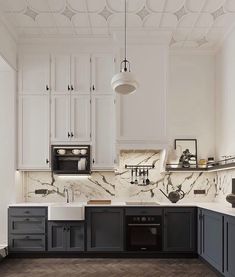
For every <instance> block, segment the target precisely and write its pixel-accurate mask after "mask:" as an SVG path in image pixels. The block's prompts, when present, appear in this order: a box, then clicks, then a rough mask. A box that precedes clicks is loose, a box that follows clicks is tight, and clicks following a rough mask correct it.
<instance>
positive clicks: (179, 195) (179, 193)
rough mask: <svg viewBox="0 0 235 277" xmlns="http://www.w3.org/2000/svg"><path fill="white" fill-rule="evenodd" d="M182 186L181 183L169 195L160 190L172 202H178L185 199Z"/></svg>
mask: <svg viewBox="0 0 235 277" xmlns="http://www.w3.org/2000/svg"><path fill="white" fill-rule="evenodd" d="M181 188H182V186H181V185H179V186H178V187H177V190H175V191H171V192H170V193H169V194H168V195H167V194H166V193H165V192H164V191H163V190H161V189H160V191H161V192H162V193H163V194H164V195H165V196H166V197H167V198H168V199H169V200H170V201H171V202H172V203H177V202H178V201H179V200H181V199H183V198H184V196H185V193H184V192H183V190H182V189H181Z"/></svg>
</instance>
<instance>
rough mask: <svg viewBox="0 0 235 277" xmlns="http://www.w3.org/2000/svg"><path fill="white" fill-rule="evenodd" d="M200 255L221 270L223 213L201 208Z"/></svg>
mask: <svg viewBox="0 0 235 277" xmlns="http://www.w3.org/2000/svg"><path fill="white" fill-rule="evenodd" d="M202 233H203V234H202V236H203V242H202V257H203V258H204V259H205V260H206V261H207V262H208V263H210V264H211V265H212V266H213V267H215V268H216V269H217V270H218V271H220V272H223V215H222V214H219V213H215V212H211V211H208V210H203V230H202Z"/></svg>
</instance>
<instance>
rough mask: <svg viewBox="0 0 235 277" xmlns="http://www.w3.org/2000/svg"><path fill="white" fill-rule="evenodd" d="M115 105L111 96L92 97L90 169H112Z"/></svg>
mask: <svg viewBox="0 0 235 277" xmlns="http://www.w3.org/2000/svg"><path fill="white" fill-rule="evenodd" d="M114 115H115V103H114V97H113V96H111V95H94V96H93V97H92V155H93V157H92V162H93V166H92V168H93V169H95V170H112V169H114V163H115V162H114V160H115V154H114V145H115V140H114V138H115V123H114V122H115V120H114V119H115V117H114Z"/></svg>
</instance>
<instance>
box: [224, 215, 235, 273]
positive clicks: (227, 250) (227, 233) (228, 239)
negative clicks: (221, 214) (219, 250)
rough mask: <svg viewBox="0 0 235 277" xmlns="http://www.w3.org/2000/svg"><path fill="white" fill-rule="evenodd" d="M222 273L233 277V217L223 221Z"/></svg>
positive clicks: (234, 255) (234, 241)
mask: <svg viewBox="0 0 235 277" xmlns="http://www.w3.org/2000/svg"><path fill="white" fill-rule="evenodd" d="M224 261H225V263H224V273H225V276H227V277H235V217H231V216H225V219H224Z"/></svg>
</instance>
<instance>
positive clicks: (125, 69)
mask: <svg viewBox="0 0 235 277" xmlns="http://www.w3.org/2000/svg"><path fill="white" fill-rule="evenodd" d="M124 22H125V24H124V25H125V39H124V43H125V60H124V61H125V67H124V71H127V59H126V55H127V51H126V0H125V21H124Z"/></svg>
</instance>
